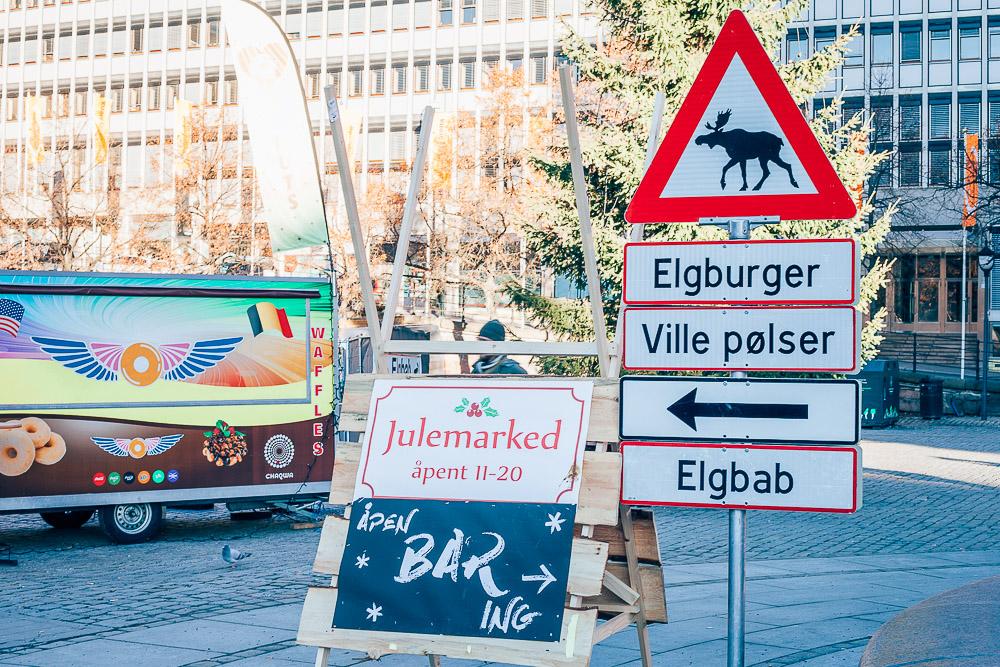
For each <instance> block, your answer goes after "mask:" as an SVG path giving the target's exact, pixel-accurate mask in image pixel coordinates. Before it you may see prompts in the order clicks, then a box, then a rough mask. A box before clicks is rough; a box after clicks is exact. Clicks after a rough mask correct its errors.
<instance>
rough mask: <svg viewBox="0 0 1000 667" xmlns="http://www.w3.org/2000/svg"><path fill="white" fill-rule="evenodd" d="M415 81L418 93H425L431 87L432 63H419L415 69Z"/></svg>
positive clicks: (414, 86)
mask: <svg viewBox="0 0 1000 667" xmlns="http://www.w3.org/2000/svg"><path fill="white" fill-rule="evenodd" d="M413 74H414V77H413V78H414V81H413V88H414V90H416V92H418V93H425V92H427V91H428V90H430V87H431V66H430V63H418V64H417V65H416V67H414V68H413Z"/></svg>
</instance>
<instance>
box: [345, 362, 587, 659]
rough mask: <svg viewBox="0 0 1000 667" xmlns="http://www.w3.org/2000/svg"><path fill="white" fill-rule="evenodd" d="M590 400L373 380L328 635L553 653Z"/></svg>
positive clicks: (527, 386) (556, 392) (549, 389)
mask: <svg viewBox="0 0 1000 667" xmlns="http://www.w3.org/2000/svg"><path fill="white" fill-rule="evenodd" d="M592 391H593V384H592V382H588V381H525V380H495V379H490V380H431V379H427V380H390V379H379V380H376V381H375V383H374V387H373V390H372V401H371V406H370V409H369V415H368V430H367V434H366V438H365V441H364V443H363V445H362V449H361V458H360V461H359V466H358V475H357V478H356V483H355V489H354V501H353V502H352V504H351V511H350V513H349V516H350V519H349V521H350V525H349V527H348V529H347V536H346V544H345V547H344V552H343V557H342V559H341V563H342V565H341V568H342V569H341V572H340V576H339V577H338V594H337V602H336V607H335V611H334V614H333V619H332V627H333V628H334V629H344V630H364V631H372V632H385V633H404V634H425V635H446V636H457V637H476V638H482V639H514V640H521V641H522V642H523V641H538V642H559V641H560V636H561V632H562V629H563V612H564V606H565V597H566V590H567V585H568V579H569V566H570V556H571V553H572V543H573V524H574V521H575V517H576V505H577V499H578V497H579V493H580V484H579V480H580V471H581V469H582V465H583V454H584V449H585V445H586V428H587V425H588V423H589V419H590V400H591V395H592ZM387 636H388V637H391V635H387ZM389 641H391V639H389Z"/></svg>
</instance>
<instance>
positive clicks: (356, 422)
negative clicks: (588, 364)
mask: <svg viewBox="0 0 1000 667" xmlns="http://www.w3.org/2000/svg"><path fill="white" fill-rule="evenodd" d="M397 377H398V376H397ZM422 377H426V376H422ZM373 379H374V376H370V375H368V376H365V375H357V376H351V377H350V378H349V379H348V382H347V387H346V390H345V394H344V402H343V407H342V412H341V424H342V425H343V426H342V428H349V429H353V428H360V429H361V430H363V429H364V428H365V426H366V424H365V421H366V420H367V416H368V403H369V402H370V399H371V389H372V382H373ZM617 414H618V409H617V383H615V382H611V381H606V380H597V381H595V388H594V400H593V403H592V407H591V422H590V427H589V435H588V439H591V438H593V434H594V433H598V434H606V433H607V432H609V431H608V429H609V428H610V425H609V424H608V421H609V420H608V417H609V416H611V415H613V416H614V418H615V422H614V423H615V424H616V421H617ZM348 424H350V425H351V426H348ZM615 430H617V428H616V427H615ZM360 457H361V446H360V445H356V444H341V445H339V446H338V448H337V451H336V460H335V462H334V467H333V479H332V482H331V491H330V502H331V503H334V504H343V505H347V506H348V508H347V512H348V516H345V517H343V518H341V517H327V518H326V520H325V521H324V523H323V530H322V533H321V534H320V543H319V548H318V549H317V553H316V560H315V563H314V565H313V570H314V571H315V572H317V573H319V574H326V575H329V576H330V585H329V586H324V587H312V588H310V589H309V592H308V593H307V595H306V601H305V606H304V607H303V611H302V618H301V621H300V625H299V632H298V642H299V643H301V644H306V645H309V646H316V647H318V648H319V651H318V653H317V658H316V664H317V665H325V664H326V663H327V659H328V657H329V651H330V649H331V648H343V649H352V650H356V651H361V652H363V653H366V654H367V655H368V656H370V657H371V658H379V657H381V656H383V655H389V654H394V653H404V654H416V655H427V656H442V655H444V656H449V657H453V658H467V659H475V660H484V661H491V662H508V663H514V664H521V665H538V666H540V667H548V666H549V665H562V666H566V665H581V666H583V665H587V664H589V662H590V653H591V647H592V646H593V645H594V644H596V643H597V642H599V641H602V640H604V639H606V638H607V637H609V636H611V635H612V634H615V633H616V632H619V631H621V630H624V629H625V628H627V627H629V625H630V624H632V623H637V625H639V626H640V646H641V647H642V648H643V653H644V654H646V655H649V647H648V639H647V637H646V633H645V624H646V622H654V621H661V622H665V621H666V619H667V615H666V601H665V597H664V590H663V575H662V570H661V568H660V557H659V549H658V546H657V542H656V530H655V526H654V524H653V521H652V515H651V514H649V513H648V512H646V513H640V514H638V516H633V515H634V514H636V512H635V511H631V512H629V511H623V510H622V509H621V508H620V506H619V502H618V499H619V497H620V484H621V466H622V464H621V455H620V454H619V453H618V452H616V451H608V447H607V446H606V445H601V444H599V445H598V446H597V447H596V448H595V450H594V451H588V452H586V453H585V454H584V459H583V470H582V472H581V485H580V497H579V501H578V504H577V512H576V525H575V526H574V530H575V537H574V540H573V547H572V556H571V559H570V573H569V581H568V583H567V602H566V608H565V611H564V615H563V629H562V635H561V637H560V641H559V642H558V643H555V642H536V641H521V640H510V639H481V638H476V637H455V636H443V635H421V634H407V633H389V632H372V631H364V630H347V629H335V628H332V627H331V624H332V621H333V613H334V609H335V606H336V601H337V578H338V576H339V574H340V567H341V557H342V555H343V552H344V547H345V544H346V541H347V531H348V525H349V518H350V517H349V511H350V507H349V504H350V503H351V501H352V500H353V493H354V482H355V477H356V476H357V471H358V463H359V461H360ZM632 582H640V583H638V585H636V586H634V587H633V586H632ZM599 616H602V617H605V618H609V620H608V621H607V622H605V623H603V624H601V625H597V620H598V617H599ZM648 660H649V662H648V663H647V664H652V662H651V656H650V657H649V658H648ZM432 664H433V661H432Z"/></svg>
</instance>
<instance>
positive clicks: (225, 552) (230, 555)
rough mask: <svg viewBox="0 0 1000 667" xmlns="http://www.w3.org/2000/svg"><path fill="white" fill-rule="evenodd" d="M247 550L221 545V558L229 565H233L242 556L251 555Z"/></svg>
mask: <svg viewBox="0 0 1000 667" xmlns="http://www.w3.org/2000/svg"><path fill="white" fill-rule="evenodd" d="M252 555H253V554H251V553H250V552H249V551H240V550H239V549H234V548H233V547H231V546H229V545H228V544H227V545H226V546H224V547H222V560H224V561H226V562H227V563H229V564H230V565H233V566H235V565H236V564H237V563H238V562H240V561H241V560H243V559H244V558H250V556H252Z"/></svg>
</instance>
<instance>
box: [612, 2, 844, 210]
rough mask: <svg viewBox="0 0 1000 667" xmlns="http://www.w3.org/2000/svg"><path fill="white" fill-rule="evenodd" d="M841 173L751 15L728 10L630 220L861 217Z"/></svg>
mask: <svg viewBox="0 0 1000 667" xmlns="http://www.w3.org/2000/svg"><path fill="white" fill-rule="evenodd" d="M855 212H856V207H855V203H854V199H853V198H852V197H851V195H850V193H849V192H848V191H847V188H845V187H844V184H843V183H842V182H841V181H840V179H839V178H838V177H837V174H836V172H835V171H834V169H833V166H832V165H831V164H830V160H829V159H828V158H827V156H826V154H825V153H824V152H823V149H822V147H821V146H820V145H819V142H818V141H817V140H816V137H815V136H814V135H813V133H812V130H811V129H810V128H809V124H808V123H807V122H806V119H805V117H804V116H803V115H802V111H801V110H800V109H799V107H798V106H797V105H796V104H795V101H794V100H793V99H792V96H791V95H790V94H789V92H788V89H787V88H786V87H785V84H784V82H783V81H782V80H781V77H780V76H779V74H778V72H777V70H776V69H775V67H774V64H773V63H772V62H771V59H770V58H769V57H768V54H767V53H766V52H765V51H764V47H763V46H762V45H761V43H760V40H759V39H758V38H757V36H756V35H755V34H754V31H753V29H752V28H751V27H750V24H749V23H748V22H747V19H746V17H745V16H744V14H743V13H742V12H740V11H734V12H732V13H731V14H730V15H729V18H728V19H727V20H726V23H725V25H723V27H722V31H721V32H720V33H719V37H718V39H717V40H716V42H715V44H714V45H713V47H712V49H711V51H709V54H708V57H707V58H706V60H705V64H704V65H703V66H702V69H701V71H700V72H699V73H698V76H697V77H696V78H695V81H694V83H693V84H692V86H691V90H690V92H689V93H688V95H687V97H685V99H684V103H683V104H682V105H681V107H680V109H679V110H678V112H677V115H676V117H675V118H674V121H673V123H672V124H671V126H670V129H669V130H668V131H667V134H666V136H665V137H664V139H663V143H661V144H660V148H659V150H658V151H657V153H656V155H655V156H654V157H653V161H652V162H651V164H650V167H649V169H648V170H647V171H646V174H645V175H644V176H643V179H642V181H641V182H640V184H639V188H638V190H637V191H636V193H635V196H634V197H633V199H632V201H631V203H630V204H629V206H628V209H627V210H626V212H625V219H626V220H628V221H629V222H634V223H654V222H694V221H697V220H698V219H699V218H703V217H716V216H718V217H736V216H763V215H766V216H778V217H780V218H782V219H792V220H817V219H827V218H834V219H837V218H852V217H854V214H855Z"/></svg>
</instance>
